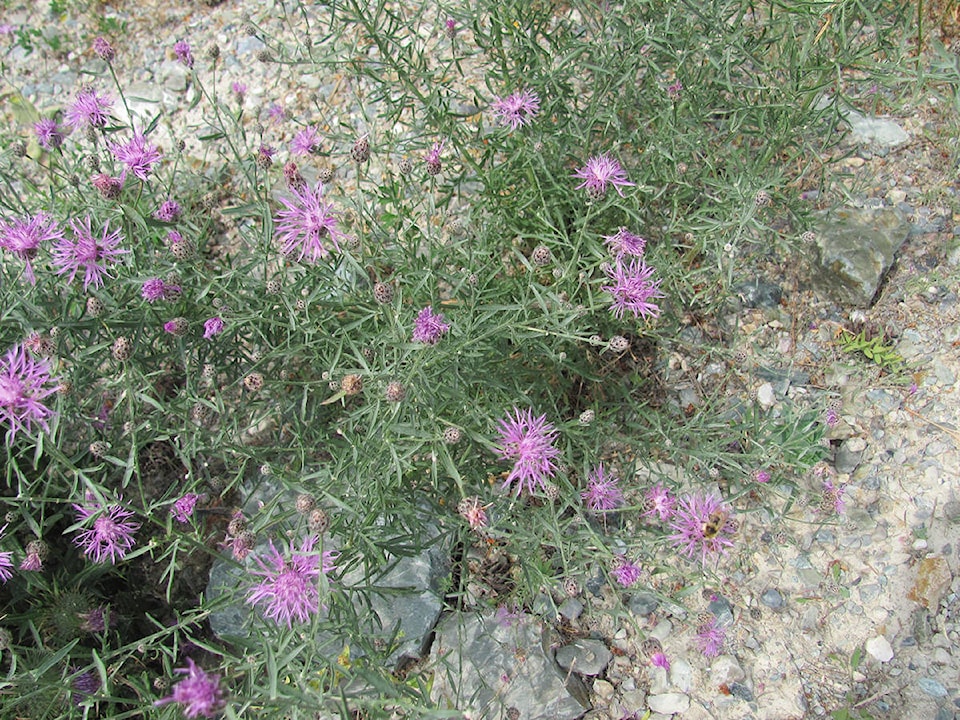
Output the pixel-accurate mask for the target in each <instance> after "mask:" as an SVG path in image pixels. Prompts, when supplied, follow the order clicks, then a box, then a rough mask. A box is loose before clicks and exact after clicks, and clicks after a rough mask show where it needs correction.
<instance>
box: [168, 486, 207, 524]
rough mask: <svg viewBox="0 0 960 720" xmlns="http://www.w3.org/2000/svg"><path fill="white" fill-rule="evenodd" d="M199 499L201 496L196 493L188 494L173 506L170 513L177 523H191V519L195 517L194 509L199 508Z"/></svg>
mask: <svg viewBox="0 0 960 720" xmlns="http://www.w3.org/2000/svg"><path fill="white" fill-rule="evenodd" d="M199 499H200V496H199V495H197V494H196V493H187V494H186V495H184V496H183V497H181V498H179V499H178V500H177V501H176V502H175V503H174V504H173V507H171V508H170V512H171V514H172V515H173V516H174V517H175V518H176V520H177V522H180V523H188V522H190V517H191V516H192V515H193V509H194V508H195V507H196V506H197V501H198V500H199Z"/></svg>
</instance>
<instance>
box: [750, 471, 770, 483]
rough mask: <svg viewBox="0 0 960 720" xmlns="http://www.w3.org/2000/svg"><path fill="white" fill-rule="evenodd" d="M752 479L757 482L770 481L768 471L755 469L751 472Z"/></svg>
mask: <svg viewBox="0 0 960 720" xmlns="http://www.w3.org/2000/svg"><path fill="white" fill-rule="evenodd" d="M753 479H754V480H755V481H756V482H758V483H768V482H770V471H769V470H757V471H756V472H754V473H753Z"/></svg>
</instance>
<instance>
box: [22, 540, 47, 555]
mask: <svg viewBox="0 0 960 720" xmlns="http://www.w3.org/2000/svg"><path fill="white" fill-rule="evenodd" d="M26 552H27V555H36V556H37V557H38V558H40V559H41V560H46V559H47V556H49V555H50V546H49V545H47V544H46V543H45V542H44V541H43V540H31V541H30V542H28V543H27V547H26Z"/></svg>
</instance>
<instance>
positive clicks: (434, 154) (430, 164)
mask: <svg viewBox="0 0 960 720" xmlns="http://www.w3.org/2000/svg"><path fill="white" fill-rule="evenodd" d="M446 142H447V141H446V140H443V141H441V142H435V143H434V144H433V147H432V148H430V152H428V153H427V155H426V157H424V162H426V164H427V174H428V175H439V174H440V171H441V170H443V163H442V162H441V161H440V153H442V152H443V146H444V145H445V144H446Z"/></svg>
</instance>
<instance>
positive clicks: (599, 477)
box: [580, 463, 623, 513]
mask: <svg viewBox="0 0 960 720" xmlns="http://www.w3.org/2000/svg"><path fill="white" fill-rule="evenodd" d="M619 482H620V479H619V478H618V477H616V476H615V475H610V474H608V473H607V471H606V469H605V468H604V467H603V463H600V464H599V465H597V467H595V468H594V469H593V470H592V471H591V472H590V473H589V474H588V475H587V489H586V490H584V491H583V492H582V493H580V498H581V499H582V500H583V501H584V502H585V503H586V504H587V507H588V508H590V509H591V510H593V511H594V512H600V513H605V512H609V511H611V510H616V509H617V508H618V507H620V506H621V505H622V504H623V492H622V491H621V490H620V488H619V487H617V483H619Z"/></svg>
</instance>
